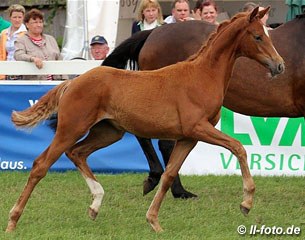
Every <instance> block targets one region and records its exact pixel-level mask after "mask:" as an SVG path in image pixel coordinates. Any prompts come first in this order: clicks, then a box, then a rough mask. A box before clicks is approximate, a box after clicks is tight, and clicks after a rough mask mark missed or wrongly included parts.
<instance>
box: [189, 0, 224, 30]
mask: <svg viewBox="0 0 305 240" xmlns="http://www.w3.org/2000/svg"><path fill="white" fill-rule="evenodd" d="M200 2H202V3H201V5H200V7H199V9H194V18H195V19H196V20H203V21H206V22H209V23H212V24H216V25H219V23H218V22H217V16H218V13H217V5H216V3H215V2H214V1H201V0H198V2H197V3H196V6H197V5H199V3H200Z"/></svg>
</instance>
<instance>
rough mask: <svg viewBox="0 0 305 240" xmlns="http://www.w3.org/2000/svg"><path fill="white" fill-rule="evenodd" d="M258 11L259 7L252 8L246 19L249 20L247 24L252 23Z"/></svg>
mask: <svg viewBox="0 0 305 240" xmlns="http://www.w3.org/2000/svg"><path fill="white" fill-rule="evenodd" d="M258 9H259V6H257V7H256V8H254V9H253V10H252V12H251V13H250V14H249V17H248V18H249V22H252V21H253V20H254V19H255V17H256V16H257V13H258Z"/></svg>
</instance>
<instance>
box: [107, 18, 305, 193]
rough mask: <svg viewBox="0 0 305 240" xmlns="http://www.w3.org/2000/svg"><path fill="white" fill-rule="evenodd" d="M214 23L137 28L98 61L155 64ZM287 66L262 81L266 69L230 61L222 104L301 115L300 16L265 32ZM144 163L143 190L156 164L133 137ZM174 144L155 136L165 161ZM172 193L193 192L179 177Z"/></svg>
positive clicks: (183, 53)
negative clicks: (147, 169)
mask: <svg viewBox="0 0 305 240" xmlns="http://www.w3.org/2000/svg"><path fill="white" fill-rule="evenodd" d="M215 28H216V26H215V25H212V24H209V23H206V22H204V21H187V22H183V23H177V24H168V25H164V26H161V27H159V28H156V29H154V30H150V31H142V32H139V33H137V34H135V35H133V36H131V37H130V38H129V39H126V40H125V41H124V42H122V44H120V45H119V46H118V47H117V48H116V49H115V50H114V51H113V52H112V53H111V54H110V55H109V56H108V57H107V58H106V59H105V61H104V62H103V64H104V65H109V66H112V67H118V68H125V66H126V63H127V60H128V59H131V60H132V61H135V62H138V65H139V69H140V70H152V69H158V68H161V67H164V66H167V65H170V64H174V63H176V62H179V61H183V60H185V59H186V58H187V57H189V56H190V55H192V54H193V53H195V52H196V51H197V50H198V49H199V48H200V45H201V42H202V41H204V40H206V39H207V36H208V35H209V34H210V33H211V32H213V31H214V30H215ZM269 33H270V35H271V38H272V41H273V43H274V45H275V47H276V49H277V50H278V51H279V53H280V54H281V56H282V57H283V59H284V60H285V63H286V65H287V70H286V71H285V73H284V74H282V75H281V76H279V78H278V80H277V81H270V80H268V75H267V74H266V70H265V69H264V68H262V67H261V66H260V65H259V64H257V63H256V62H254V61H253V60H250V59H245V58H240V59H238V60H237V62H236V66H235V68H234V71H233V76H232V78H231V82H230V85H229V88H228V91H227V93H226V96H225V98H224V106H225V107H227V108H229V109H231V110H233V111H235V112H238V113H241V114H244V115H251V116H262V117H304V116H305V95H304V92H305V62H304V61H305V57H304V56H305V45H304V39H305V15H304V14H303V15H300V16H298V17H297V18H296V19H294V20H292V21H290V22H287V23H285V24H283V25H282V26H280V27H278V28H276V29H274V30H271V31H269ZM138 140H139V142H140V144H141V147H142V149H143V151H144V153H145V155H146V158H147V160H148V162H149V166H150V173H149V177H148V178H147V180H146V181H145V182H144V187H143V192H144V193H148V192H149V191H151V190H153V189H154V187H155V186H156V185H157V184H158V182H159V179H160V176H161V175H162V173H163V168H162V165H161V164H160V161H159V159H158V156H157V154H156V153H155V151H154V148H153V145H152V144H151V141H150V139H143V138H138ZM173 146H174V142H172V141H165V140H160V141H159V148H160V150H161V153H162V156H163V159H164V163H165V165H167V163H168V160H169V156H170V153H171V151H172V148H173ZM171 190H172V193H173V195H174V196H175V197H182V198H188V197H193V196H194V195H193V194H192V193H190V192H188V191H186V190H185V189H184V188H183V187H182V185H181V182H180V179H179V176H177V178H176V179H175V181H174V182H173V185H172V187H171Z"/></svg>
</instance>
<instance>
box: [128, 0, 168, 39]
mask: <svg viewBox="0 0 305 240" xmlns="http://www.w3.org/2000/svg"><path fill="white" fill-rule="evenodd" d="M162 24H163V15H162V10H161V6H160V4H159V2H158V1H157V0H142V1H141V2H140V5H139V8H138V17H137V21H135V22H134V23H133V24H132V30H131V33H132V34H134V33H136V32H139V31H143V30H149V29H153V28H155V27H158V26H161V25H162Z"/></svg>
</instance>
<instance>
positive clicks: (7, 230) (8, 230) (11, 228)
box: [5, 222, 16, 233]
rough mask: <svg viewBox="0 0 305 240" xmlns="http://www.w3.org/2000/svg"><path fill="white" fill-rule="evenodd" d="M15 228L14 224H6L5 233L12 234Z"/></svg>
mask: <svg viewBox="0 0 305 240" xmlns="http://www.w3.org/2000/svg"><path fill="white" fill-rule="evenodd" d="M15 228H16V224H15V223H12V222H9V223H8V224H7V227H6V230H5V232H7V233H10V232H13V231H14V230H15Z"/></svg>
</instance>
